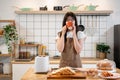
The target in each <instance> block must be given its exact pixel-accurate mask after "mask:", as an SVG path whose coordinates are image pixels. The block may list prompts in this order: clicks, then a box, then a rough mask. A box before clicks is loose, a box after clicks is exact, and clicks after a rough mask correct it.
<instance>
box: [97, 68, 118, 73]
mask: <svg viewBox="0 0 120 80" xmlns="http://www.w3.org/2000/svg"><path fill="white" fill-rule="evenodd" d="M103 71H107V72H111V73H115V72H116V70H115V69H114V70H98V72H99V73H101V72H103Z"/></svg>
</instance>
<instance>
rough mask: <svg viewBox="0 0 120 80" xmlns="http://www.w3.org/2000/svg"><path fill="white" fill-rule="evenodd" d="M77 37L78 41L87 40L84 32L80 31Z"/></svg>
mask: <svg viewBox="0 0 120 80" xmlns="http://www.w3.org/2000/svg"><path fill="white" fill-rule="evenodd" d="M77 36H78V39H82V38H86V35H85V33H84V32H82V31H78V32H77Z"/></svg>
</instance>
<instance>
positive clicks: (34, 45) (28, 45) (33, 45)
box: [18, 44, 40, 47]
mask: <svg viewBox="0 0 120 80" xmlns="http://www.w3.org/2000/svg"><path fill="white" fill-rule="evenodd" d="M18 45H19V46H26V47H36V46H39V45H40V44H18Z"/></svg>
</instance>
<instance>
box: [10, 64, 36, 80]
mask: <svg viewBox="0 0 120 80" xmlns="http://www.w3.org/2000/svg"><path fill="white" fill-rule="evenodd" d="M33 65H34V64H12V72H13V75H12V77H13V80H20V79H21V77H22V76H23V75H24V73H25V72H26V71H27V70H28V69H29V68H30V67H33Z"/></svg>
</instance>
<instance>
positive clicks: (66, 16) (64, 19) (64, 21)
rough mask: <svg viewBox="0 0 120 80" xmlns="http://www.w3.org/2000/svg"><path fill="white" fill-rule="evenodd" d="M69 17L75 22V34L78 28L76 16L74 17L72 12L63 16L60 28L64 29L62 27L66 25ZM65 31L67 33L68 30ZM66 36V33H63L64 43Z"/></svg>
mask: <svg viewBox="0 0 120 80" xmlns="http://www.w3.org/2000/svg"><path fill="white" fill-rule="evenodd" d="M69 16H71V17H72V18H73V19H74V20H75V26H76V34H77V32H78V30H79V27H78V23H77V18H76V15H75V14H74V13H73V12H67V13H66V14H65V16H64V18H63V23H62V26H63V27H64V26H65V25H66V20H67V18H68V17H69ZM67 31H68V29H67ZM60 36H61V34H60ZM66 36H67V33H65V36H64V37H65V41H66Z"/></svg>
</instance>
